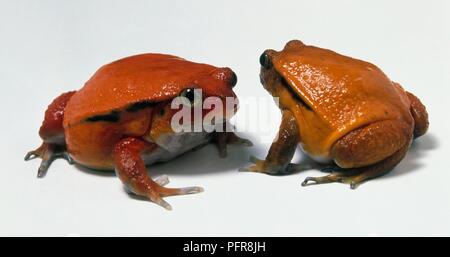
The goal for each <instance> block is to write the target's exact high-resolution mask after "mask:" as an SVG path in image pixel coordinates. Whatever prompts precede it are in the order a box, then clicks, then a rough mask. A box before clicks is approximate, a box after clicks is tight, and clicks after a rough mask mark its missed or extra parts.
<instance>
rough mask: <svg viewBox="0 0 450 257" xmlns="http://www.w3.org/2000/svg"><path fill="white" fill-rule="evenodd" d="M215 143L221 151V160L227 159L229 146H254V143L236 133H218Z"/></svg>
mask: <svg viewBox="0 0 450 257" xmlns="http://www.w3.org/2000/svg"><path fill="white" fill-rule="evenodd" d="M214 142H215V143H216V145H217V148H218V149H219V156H220V157H221V158H225V157H227V145H229V144H233V145H243V146H247V147H250V146H253V143H252V142H251V141H250V140H248V139H245V138H241V137H239V136H237V135H236V134H235V133H234V132H216V135H215V138H214Z"/></svg>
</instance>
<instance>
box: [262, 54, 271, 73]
mask: <svg viewBox="0 0 450 257" xmlns="http://www.w3.org/2000/svg"><path fill="white" fill-rule="evenodd" d="M259 63H260V64H261V66H263V67H264V68H266V69H270V68H271V67H272V61H271V60H270V57H269V55H268V54H267V53H266V52H264V53H263V54H262V55H261V56H260V57H259Z"/></svg>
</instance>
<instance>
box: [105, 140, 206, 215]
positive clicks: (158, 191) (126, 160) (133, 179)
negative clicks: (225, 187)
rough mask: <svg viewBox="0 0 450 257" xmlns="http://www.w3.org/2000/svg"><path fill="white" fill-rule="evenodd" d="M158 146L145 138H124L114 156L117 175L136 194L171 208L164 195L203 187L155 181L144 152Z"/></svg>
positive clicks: (187, 192)
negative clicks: (172, 185) (174, 185)
mask: <svg viewBox="0 0 450 257" xmlns="http://www.w3.org/2000/svg"><path fill="white" fill-rule="evenodd" d="M156 147H157V146H156V145H155V144H151V143H148V142H145V141H143V140H140V139H137V138H133V137H129V138H125V139H122V140H121V141H120V142H119V143H117V145H116V146H115V147H114V151H113V156H114V162H115V170H116V174H117V176H118V177H119V178H120V180H121V181H122V182H123V183H124V184H125V186H126V187H127V188H128V189H129V190H130V191H131V192H132V193H134V194H136V195H140V196H144V197H147V198H148V199H150V200H151V201H153V202H155V203H156V204H158V205H160V206H162V207H164V208H165V209H167V210H171V209H172V207H171V206H170V204H169V203H167V202H166V201H165V200H164V199H163V197H165V196H172V195H185V194H194V193H200V192H202V191H203V188H201V187H184V188H166V187H164V186H162V185H164V184H166V182H168V181H167V179H163V180H164V181H159V180H158V181H156V182H155V181H154V180H153V179H152V178H151V177H150V176H149V175H148V174H147V169H146V167H145V162H144V160H143V158H142V156H141V155H142V154H145V153H150V152H151V151H153V150H154V149H155V148H156Z"/></svg>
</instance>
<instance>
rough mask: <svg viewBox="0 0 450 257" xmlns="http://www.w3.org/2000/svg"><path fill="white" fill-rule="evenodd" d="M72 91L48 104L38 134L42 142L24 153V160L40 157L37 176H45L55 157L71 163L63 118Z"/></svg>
mask: <svg viewBox="0 0 450 257" xmlns="http://www.w3.org/2000/svg"><path fill="white" fill-rule="evenodd" d="M74 93H75V92H74V91H73V92H67V93H64V94H62V95H60V96H59V97H57V98H56V99H55V100H53V102H52V103H51V104H50V105H49V106H48V108H47V111H46V112H45V118H44V121H43V122H42V125H41V128H40V129H39V135H40V137H41V138H42V140H43V142H42V144H41V146H39V147H38V148H37V149H36V150H33V151H30V152H28V153H27V154H26V155H25V161H28V160H32V159H35V158H38V157H39V158H41V159H42V162H41V165H40V166H39V169H38V174H37V176H38V178H42V177H44V176H45V174H46V173H47V170H48V168H49V167H50V165H51V163H52V162H53V161H54V160H55V159H57V158H64V159H66V160H67V161H68V162H69V163H70V164H72V163H73V160H72V158H71V157H70V156H69V154H68V153H67V152H66V143H65V138H64V128H63V119H64V110H65V108H66V105H67V102H68V101H69V100H70V98H71V97H72V95H73V94H74Z"/></svg>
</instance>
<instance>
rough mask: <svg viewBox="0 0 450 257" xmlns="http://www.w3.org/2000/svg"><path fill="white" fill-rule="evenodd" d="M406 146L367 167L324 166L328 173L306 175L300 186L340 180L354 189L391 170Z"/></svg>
mask: <svg viewBox="0 0 450 257" xmlns="http://www.w3.org/2000/svg"><path fill="white" fill-rule="evenodd" d="M408 148H409V145H405V146H404V147H402V148H401V149H400V150H398V151H397V152H396V153H394V154H393V155H391V156H390V157H388V158H387V159H385V160H383V161H380V162H378V163H375V164H373V165H370V166H367V167H361V168H353V169H342V168H339V167H335V168H333V167H329V168H325V169H323V171H330V170H331V174H330V175H327V176H323V177H307V178H306V179H305V180H304V181H303V182H302V186H309V185H317V184H326V183H333V182H340V183H344V184H350V188H351V189H355V188H356V187H357V186H358V185H360V184H361V183H363V182H364V181H367V180H370V179H373V178H376V177H380V176H383V175H384V174H386V173H388V172H389V171H390V170H392V169H393V168H394V167H395V166H396V165H397V164H398V163H399V162H400V161H401V160H402V159H403V157H404V156H405V154H406V152H407V151H408Z"/></svg>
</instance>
